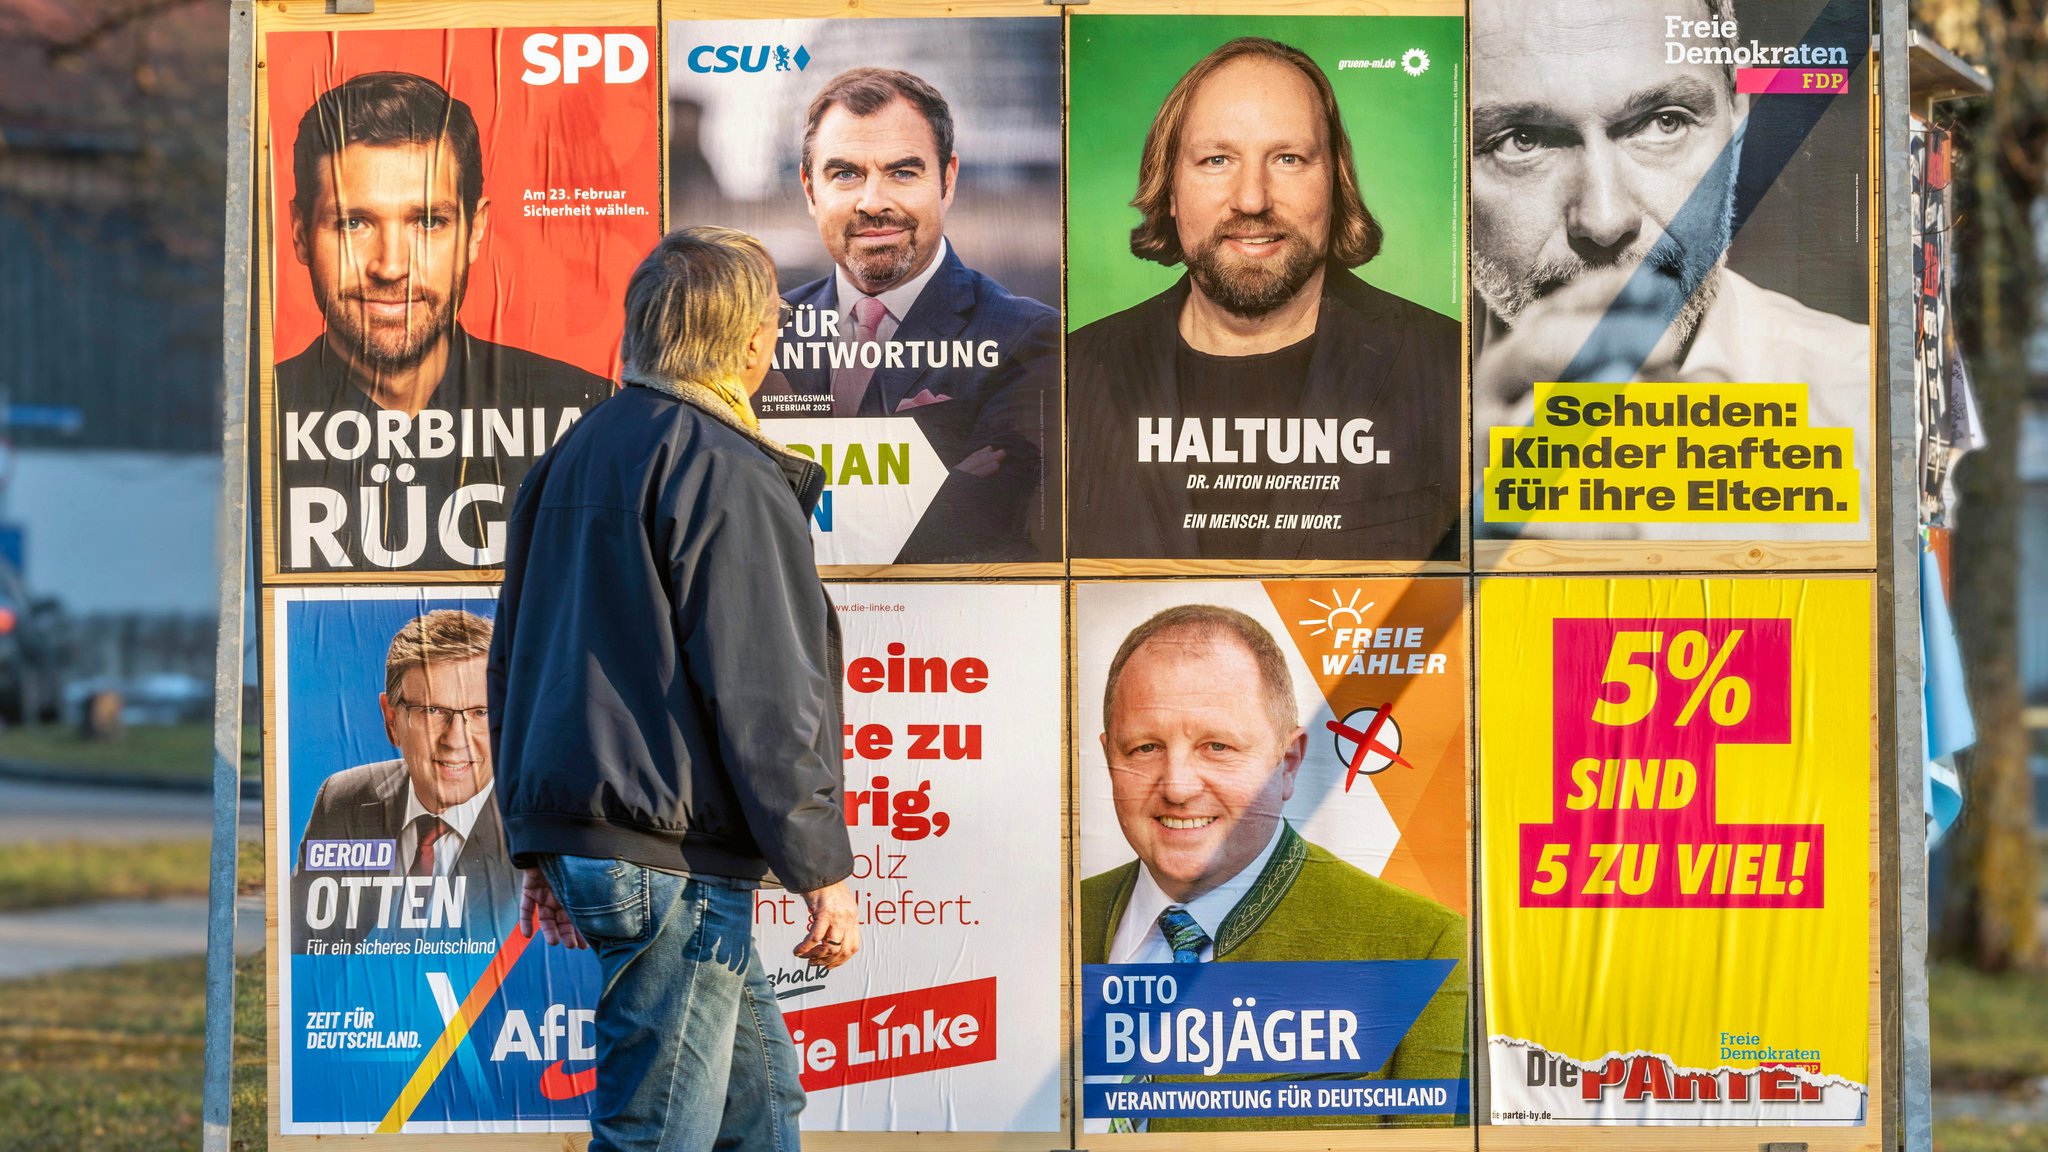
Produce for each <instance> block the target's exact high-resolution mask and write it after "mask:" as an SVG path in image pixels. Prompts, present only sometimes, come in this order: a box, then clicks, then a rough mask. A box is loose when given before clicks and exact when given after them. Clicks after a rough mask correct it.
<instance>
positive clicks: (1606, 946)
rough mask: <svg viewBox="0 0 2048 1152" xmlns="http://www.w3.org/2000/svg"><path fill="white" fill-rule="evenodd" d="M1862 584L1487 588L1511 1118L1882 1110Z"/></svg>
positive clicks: (1492, 861)
mask: <svg viewBox="0 0 2048 1152" xmlns="http://www.w3.org/2000/svg"><path fill="white" fill-rule="evenodd" d="M1870 660H1871V587H1870V584H1869V582H1868V580H1867V579H1866V580H1856V579H1837V580H1761V579H1744V580H1705V579H1697V578H1695V579H1685V580H1641V579H1639V580H1565V579H1551V580H1492V581H1481V587H1480V591H1479V723H1480V729H1479V732H1480V739H1479V794H1480V826H1481V828H1482V829H1484V833H1483V836H1482V844H1481V852H1480V857H1481V866H1482V870H1483V892H1484V896H1483V903H1484V907H1485V909H1486V926H1485V927H1486V931H1485V933H1484V938H1485V940H1486V966H1487V970H1488V971H1490V972H1495V973H1512V974H1513V978H1512V979H1498V980H1489V981H1487V985H1486V989H1487V1002H1486V1016H1485V1020H1486V1025H1487V1030H1488V1032H1489V1035H1488V1037H1487V1055H1488V1059H1489V1061H1490V1063H1491V1072H1492V1080H1491V1087H1492V1119H1493V1122H1494V1123H1496V1124H1542V1123H1556V1122H1561V1123H1570V1124H1583V1123H1589V1122H1590V1123H1612V1124H1675V1125H1703V1124H1734V1125H1740V1124H1771V1125H1783V1124H1836V1125H1856V1124H1862V1123H1865V1122H1866V1121H1867V1120H1868V1119H1869V1115H1870V1111H1869V1104H1870V1101H1869V1090H1868V1085H1869V1082H1870V1061H1871V1055H1872V1054H1871V1051H1870V1025H1871V1017H1870V1008H1871V997H1870V982H1871V979H1872V971H1871V963H1872V958H1871V943H1870V942H1871V929H1872V924H1871V910H1872V907H1873V893H1872V890H1871V869H1872V860H1871V845H1870V821H1871V786H1872V779H1873V777H1872V772H1873V770H1874V755H1875V745H1874V733H1875V731H1876V726H1875V723H1874V722H1873V717H1874V712H1875V709H1874V704H1873V700H1872V692H1871V666H1870Z"/></svg>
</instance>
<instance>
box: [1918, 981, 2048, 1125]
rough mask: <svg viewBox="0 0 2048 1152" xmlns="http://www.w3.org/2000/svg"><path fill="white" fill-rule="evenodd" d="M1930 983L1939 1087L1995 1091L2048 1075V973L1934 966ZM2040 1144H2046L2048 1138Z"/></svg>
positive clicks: (1934, 1048)
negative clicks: (2003, 973)
mask: <svg viewBox="0 0 2048 1152" xmlns="http://www.w3.org/2000/svg"><path fill="white" fill-rule="evenodd" d="M1927 982H1928V991H1929V995H1928V1010H1929V1014H1930V1016H1931V1017H1932V1022H1933V1025H1934V1028H1933V1031H1934V1035H1933V1063H1934V1084H1935V1086H1936V1087H1937V1088H1972V1089H1978V1090H1985V1091H1997V1090H2000V1089H2005V1088H2010V1087H2013V1086H2014V1085H2017V1084H2020V1083H2023V1082H2025V1081H2027V1080H2031V1079H2033V1078H2034V1077H2036V1076H2048V975H2041V974H2034V973H2019V974H2013V975H2006V976H1988V975H1985V974H1984V973H1982V972H1976V971H1972V970H1971V969H1968V968H1965V967H1962V966H1959V965H1954V964H1936V965H1935V966H1934V967H1933V968H1932V969H1930V970H1929V972H1928V974H1927ZM2040 1140H2041V1144H2042V1145H2043V1146H2048V1134H2043V1135H2042V1136H2041V1137H2040Z"/></svg>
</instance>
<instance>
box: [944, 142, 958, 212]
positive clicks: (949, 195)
mask: <svg viewBox="0 0 2048 1152" xmlns="http://www.w3.org/2000/svg"><path fill="white" fill-rule="evenodd" d="M940 177H941V181H940V184H941V186H942V187H943V188H945V190H946V191H945V194H944V195H942V196H940V197H939V203H940V204H942V205H944V206H945V207H946V208H949V209H950V208H951V207H953V193H954V192H957V191H959V189H960V154H959V153H958V152H955V153H953V154H952V155H951V156H949V157H947V158H946V170H945V171H944V172H942V173H940Z"/></svg>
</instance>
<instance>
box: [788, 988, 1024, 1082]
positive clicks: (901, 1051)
mask: <svg viewBox="0 0 2048 1152" xmlns="http://www.w3.org/2000/svg"><path fill="white" fill-rule="evenodd" d="M782 1018H783V1021H784V1022H785V1023H787V1024H788V1025H789V1038H790V1039H791V1040H792V1041H794V1042H795V1044H796V1054H797V1067H798V1069H799V1070H800V1072H801V1077H800V1079H801V1081H802V1083H803V1086H804V1090H805V1091H806V1092H816V1091H818V1090H819V1089H822V1088H838V1087H840V1086H842V1085H846V1084H863V1083H866V1082H867V1081H870V1080H887V1079H890V1078H892V1077H896V1076H909V1075H912V1074H913V1073H918V1072H936V1071H938V1070H939V1069H941V1068H959V1067H962V1066H964V1065H967V1064H982V1063H986V1062H988V1061H990V1060H994V1059H995V1058H996V981H995V977H993V976H991V977H988V978H986V979H982V980H968V981H966V982H964V983H960V984H941V985H939V986H938V987H937V988H919V989H916V990H914V991H910V992H897V993H894V994H892V995H888V996H871V997H869V998H868V999H866V1000H850V1001H847V1002H846V1003H843V1004H823V1005H820V1006H818V1007H816V1008H806V1009H804V1010H802V1011H800V1012H784V1013H783V1016H782Z"/></svg>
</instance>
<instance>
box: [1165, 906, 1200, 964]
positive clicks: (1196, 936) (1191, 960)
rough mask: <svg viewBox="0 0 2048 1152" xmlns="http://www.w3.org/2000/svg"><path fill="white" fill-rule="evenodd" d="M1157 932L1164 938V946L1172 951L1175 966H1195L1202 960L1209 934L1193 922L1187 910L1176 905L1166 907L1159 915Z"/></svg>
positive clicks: (1193, 919)
mask: <svg viewBox="0 0 2048 1152" xmlns="http://www.w3.org/2000/svg"><path fill="white" fill-rule="evenodd" d="M1159 931H1160V934H1161V935H1163V936H1165V937H1166V946H1167V947H1168V948H1171V949H1173V962H1174V963H1175V964H1195V963H1199V962H1200V961H1201V959H1202V949H1203V948H1204V947H1206V946H1208V943H1209V934H1208V933H1207V932H1204V931H1202V926H1201V925H1200V924H1198V923H1196V922H1195V918H1194V917H1193V916H1190V915H1188V910H1187V909H1185V908H1183V907H1181V906H1180V905H1178V904H1169V905H1167V908H1166V911H1164V912H1161V913H1160V914H1159Z"/></svg>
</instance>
